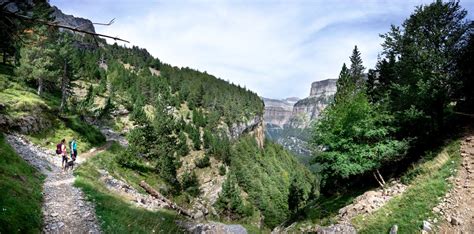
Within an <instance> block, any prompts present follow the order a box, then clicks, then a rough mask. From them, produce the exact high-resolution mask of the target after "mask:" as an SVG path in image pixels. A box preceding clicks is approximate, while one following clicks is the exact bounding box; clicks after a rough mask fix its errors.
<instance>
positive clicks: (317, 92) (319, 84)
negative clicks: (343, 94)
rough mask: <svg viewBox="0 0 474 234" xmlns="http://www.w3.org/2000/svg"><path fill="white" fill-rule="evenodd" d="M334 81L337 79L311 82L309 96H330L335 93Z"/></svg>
mask: <svg viewBox="0 0 474 234" xmlns="http://www.w3.org/2000/svg"><path fill="white" fill-rule="evenodd" d="M336 82H337V79H327V80H321V81H316V82H313V83H312V84H311V91H310V92H309V96H310V97H313V96H318V97H320V96H332V95H334V94H336V90H337V87H336Z"/></svg>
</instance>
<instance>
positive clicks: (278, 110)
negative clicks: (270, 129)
mask: <svg viewBox="0 0 474 234" xmlns="http://www.w3.org/2000/svg"><path fill="white" fill-rule="evenodd" d="M298 100H299V99H298V98H287V99H283V100H277V99H269V98H264V99H263V101H264V103H265V113H264V115H263V119H264V121H265V123H266V124H271V125H275V126H278V127H281V128H282V127H283V126H284V125H285V124H287V123H288V121H289V120H290V118H291V116H292V113H293V105H294V104H295V103H296V102H297V101H298Z"/></svg>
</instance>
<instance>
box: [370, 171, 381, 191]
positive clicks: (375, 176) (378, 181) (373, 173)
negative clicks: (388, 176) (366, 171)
mask: <svg viewBox="0 0 474 234" xmlns="http://www.w3.org/2000/svg"><path fill="white" fill-rule="evenodd" d="M372 175H374V178H375V180H376V181H377V183H379V185H380V187H382V188H383V184H382V182H380V180H379V177H377V175H376V174H375V172H372Z"/></svg>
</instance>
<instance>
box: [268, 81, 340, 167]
mask: <svg viewBox="0 0 474 234" xmlns="http://www.w3.org/2000/svg"><path fill="white" fill-rule="evenodd" d="M336 82H337V79H327V80H322V81H316V82H313V83H312V84H311V88H310V92H309V96H308V97H307V98H304V99H301V100H298V99H294V98H291V99H283V100H275V99H268V98H264V99H263V101H264V102H265V114H264V122H265V135H266V136H267V137H269V138H270V139H272V140H273V141H275V142H277V143H279V144H281V145H283V146H284V147H285V148H287V149H289V150H290V151H292V152H294V153H296V154H297V155H300V156H309V155H310V151H309V150H308V144H307V141H308V139H309V131H308V127H310V125H311V123H312V122H313V121H314V120H316V119H317V118H318V117H319V115H320V114H321V112H322V111H323V110H324V109H325V108H326V107H327V106H328V105H329V104H330V103H331V102H332V100H333V98H334V95H335V94H336V89H337V87H336ZM288 100H290V101H288ZM303 161H306V159H303Z"/></svg>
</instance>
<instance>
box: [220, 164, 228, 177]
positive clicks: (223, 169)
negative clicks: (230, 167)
mask: <svg viewBox="0 0 474 234" xmlns="http://www.w3.org/2000/svg"><path fill="white" fill-rule="evenodd" d="M226 173H227V169H226V168H225V166H224V165H221V166H220V167H219V175H221V176H223V175H225V174H226Z"/></svg>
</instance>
